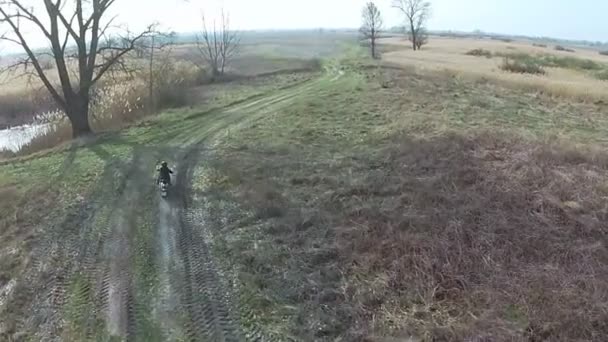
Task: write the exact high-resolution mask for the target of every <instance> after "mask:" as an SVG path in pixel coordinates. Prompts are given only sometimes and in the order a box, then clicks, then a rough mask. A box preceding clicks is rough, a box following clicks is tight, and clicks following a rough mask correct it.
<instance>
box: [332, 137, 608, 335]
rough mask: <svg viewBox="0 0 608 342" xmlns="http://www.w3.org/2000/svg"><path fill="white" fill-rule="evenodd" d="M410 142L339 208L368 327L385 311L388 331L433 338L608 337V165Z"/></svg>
mask: <svg viewBox="0 0 608 342" xmlns="http://www.w3.org/2000/svg"><path fill="white" fill-rule="evenodd" d="M398 141H399V142H398V143H396V144H394V146H392V147H389V148H388V149H387V150H386V152H385V153H386V154H384V156H385V157H384V160H385V161H386V163H385V164H384V165H382V167H381V168H378V169H374V171H373V172H371V173H370V174H369V175H368V176H364V178H363V179H362V180H360V184H359V185H357V186H355V187H353V188H350V189H344V190H341V191H339V192H338V193H339V196H338V198H337V202H334V203H336V204H337V206H336V207H335V210H334V215H337V216H341V217H342V219H341V220H342V221H341V223H340V224H339V225H338V227H340V228H338V232H337V233H338V237H339V240H338V245H339V246H340V250H341V255H342V256H343V257H344V258H345V260H343V261H342V262H341V263H342V264H344V265H353V266H351V267H349V273H350V274H351V276H350V277H351V278H350V281H352V283H350V284H347V285H346V288H345V291H346V293H349V291H354V292H351V295H350V297H347V299H348V300H350V301H351V302H355V303H357V309H358V312H359V313H360V314H362V315H364V317H367V318H368V319H371V317H373V316H375V315H378V312H380V316H379V317H378V316H375V317H376V321H377V322H382V323H379V324H378V325H377V326H375V327H374V328H375V329H379V330H381V331H387V330H388V331H392V332H393V334H396V335H397V336H409V335H414V336H421V337H424V340H428V341H431V340H433V341H436V340H450V341H463V340H483V339H486V340H487V339H490V340H493V341H511V340H514V339H515V340H518V339H527V340H529V341H538V340H552V341H556V340H562V341H566V340H567V341H572V340H597V341H599V340H601V336H605V335H606V334H608V326H607V325H605V322H606V321H607V319H608V314H607V313H606V311H605V310H604V304H605V303H606V300H607V297H606V296H607V295H608V287H607V286H606V283H607V281H608V279H606V277H607V275H608V267H607V266H606V264H605V261H606V260H607V258H608V251H607V249H606V246H604V244H603V243H600V242H598V239H600V240H601V236H603V234H604V232H605V228H606V226H605V222H606V220H607V219H608V210H607V208H606V205H605V198H606V196H607V195H608V188H607V187H606V185H605V184H606V183H605V182H606V180H608V155H605V154H603V155H597V154H591V155H594V156H595V158H593V157H590V154H589V153H588V152H587V151H573V150H570V149H566V150H563V149H561V148H559V147H555V146H543V145H528V144H522V143H517V142H516V141H515V140H514V139H512V138H510V137H496V134H488V135H481V136H476V137H463V136H458V135H450V136H445V137H441V138H439V139H432V140H429V141H411V140H409V139H407V138H401V139H398ZM371 165H374V164H371ZM370 171H371V170H370ZM325 205H326V206H329V205H330V203H325ZM338 213H344V214H338ZM361 289H365V290H364V292H361ZM589 289H594V290H592V291H590V290H589Z"/></svg>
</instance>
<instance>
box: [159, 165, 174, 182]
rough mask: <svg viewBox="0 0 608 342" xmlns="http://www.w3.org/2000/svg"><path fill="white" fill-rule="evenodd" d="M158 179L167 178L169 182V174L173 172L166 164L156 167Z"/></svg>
mask: <svg viewBox="0 0 608 342" xmlns="http://www.w3.org/2000/svg"><path fill="white" fill-rule="evenodd" d="M158 173H159V174H158V181H159V182H160V181H163V180H167V181H168V182H169V183H171V174H172V173H173V171H171V169H170V168H169V167H167V166H161V167H160V169H158Z"/></svg>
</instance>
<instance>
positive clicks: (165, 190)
mask: <svg viewBox="0 0 608 342" xmlns="http://www.w3.org/2000/svg"><path fill="white" fill-rule="evenodd" d="M158 186H159V190H160V197H162V198H167V196H168V195H169V181H168V180H166V179H163V180H162V181H160V182H159V183H158Z"/></svg>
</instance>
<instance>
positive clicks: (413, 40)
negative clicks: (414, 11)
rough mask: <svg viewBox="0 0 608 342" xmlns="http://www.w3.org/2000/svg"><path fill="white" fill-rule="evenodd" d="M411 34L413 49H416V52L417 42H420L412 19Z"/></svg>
mask: <svg viewBox="0 0 608 342" xmlns="http://www.w3.org/2000/svg"><path fill="white" fill-rule="evenodd" d="M410 30H411V31H410V32H411V33H410V34H411V35H412V47H413V48H414V51H416V46H417V45H416V42H417V41H418V39H417V38H418V37H417V36H418V33H417V32H416V30H415V29H414V21H413V20H411V19H410Z"/></svg>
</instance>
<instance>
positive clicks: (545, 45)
mask: <svg viewBox="0 0 608 342" xmlns="http://www.w3.org/2000/svg"><path fill="white" fill-rule="evenodd" d="M532 45H533V46H536V47H541V48H546V47H547V44H539V43H534V44H532Z"/></svg>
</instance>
